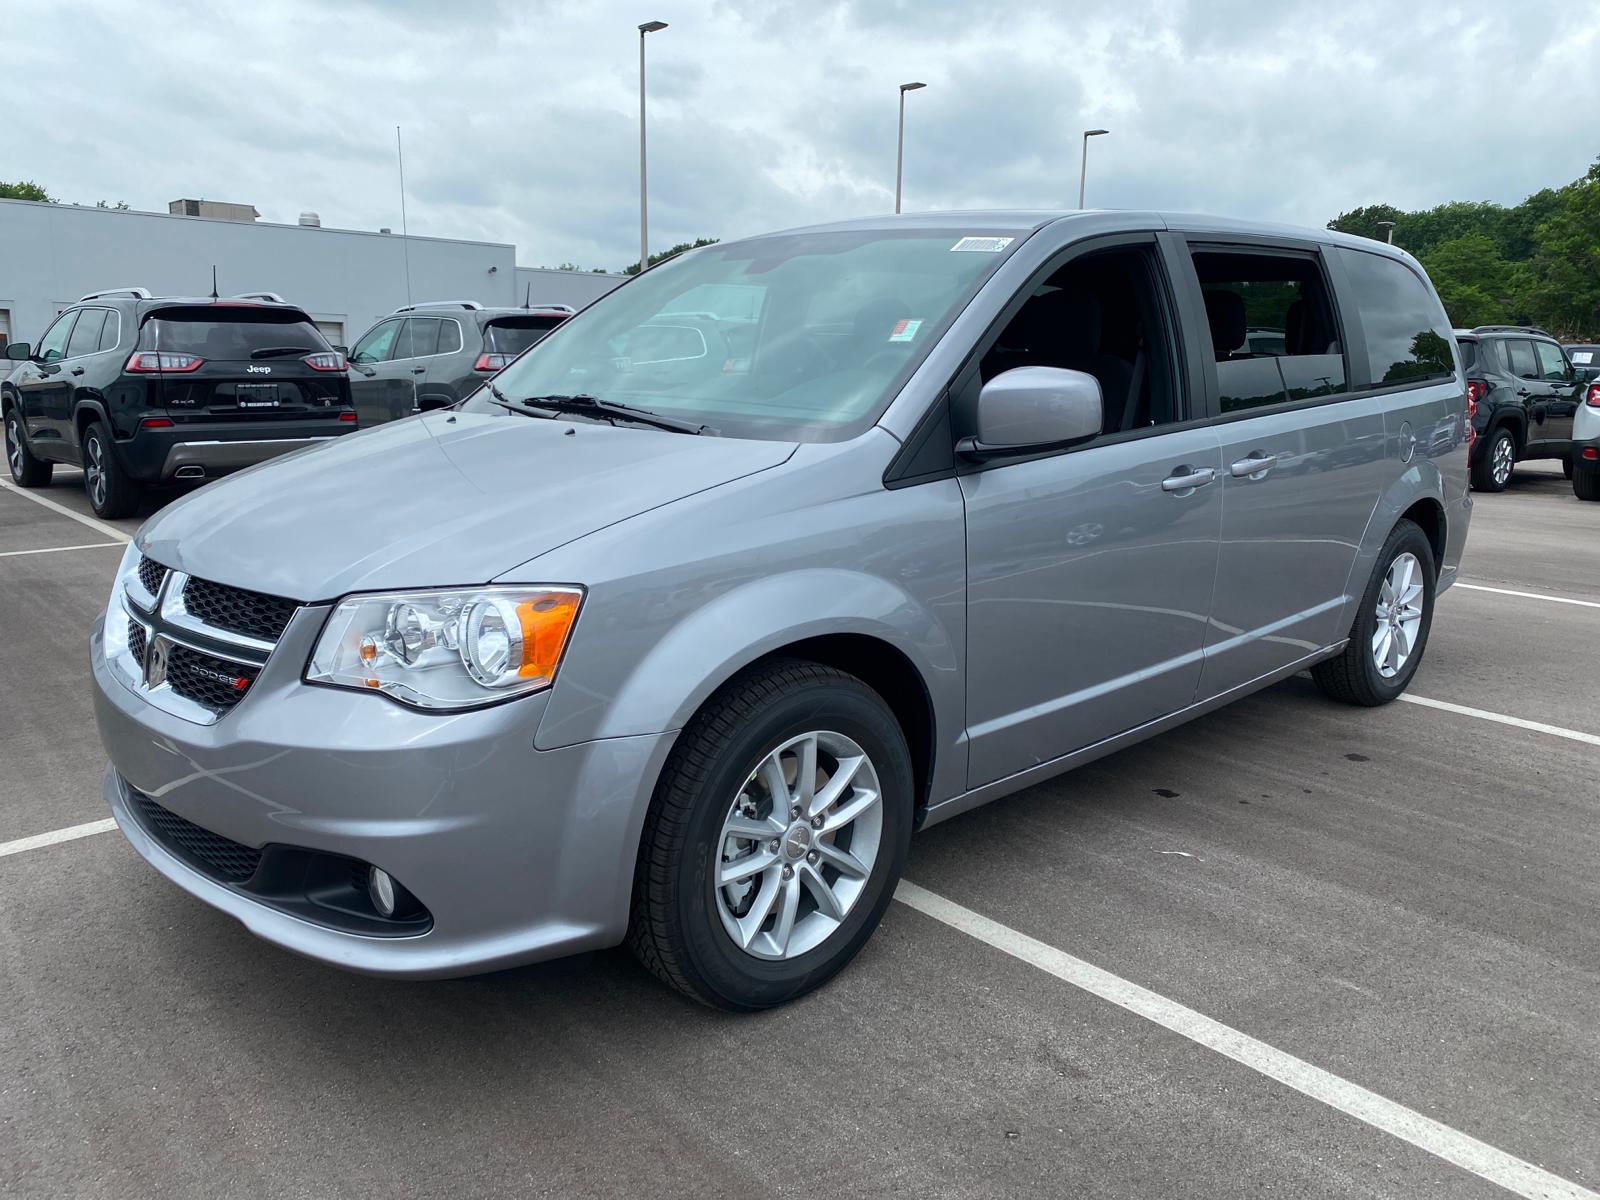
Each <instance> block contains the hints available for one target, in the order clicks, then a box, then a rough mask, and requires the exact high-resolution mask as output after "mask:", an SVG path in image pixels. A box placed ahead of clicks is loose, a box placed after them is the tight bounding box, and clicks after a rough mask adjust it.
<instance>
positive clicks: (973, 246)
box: [950, 237, 1013, 254]
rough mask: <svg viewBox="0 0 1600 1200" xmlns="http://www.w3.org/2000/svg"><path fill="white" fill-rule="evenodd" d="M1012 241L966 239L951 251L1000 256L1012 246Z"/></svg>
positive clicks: (1005, 239)
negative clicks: (971, 251) (970, 251)
mask: <svg viewBox="0 0 1600 1200" xmlns="http://www.w3.org/2000/svg"><path fill="white" fill-rule="evenodd" d="M1012 241H1013V239H1012V238H994V237H964V238H962V239H961V240H960V241H959V242H957V243H956V244H955V245H954V246H951V247H950V249H951V250H952V251H954V250H976V251H977V252H978V253H979V254H999V253H1000V251H1002V250H1004V249H1005V248H1006V247H1007V246H1009V245H1011V243H1012Z"/></svg>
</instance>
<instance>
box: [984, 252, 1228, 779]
mask: <svg viewBox="0 0 1600 1200" xmlns="http://www.w3.org/2000/svg"><path fill="white" fill-rule="evenodd" d="M1029 289H1031V291H1030V292H1029V295H1028V298H1027V299H1026V300H1025V302H1023V304H1022V305H1021V308H1020V309H1019V310H1018V311H1017V312H1016V315H1015V316H1014V317H1013V318H1012V319H1011V320H1009V321H1008V322H1007V324H1006V325H1005V327H1004V329H1003V330H1002V332H1001V333H1000V334H999V335H998V336H997V338H996V339H995V341H994V343H993V345H992V346H990V347H988V348H987V350H986V352H985V354H984V355H983V358H982V359H981V360H980V364H979V375H980V376H981V378H983V379H988V378H992V377H993V376H994V375H997V374H999V373H1001V372H1002V371H1004V370H1009V369H1011V368H1014V367H1021V366H1054V367H1064V368H1068V369H1073V370H1080V371H1085V372H1087V373H1089V374H1091V375H1093V376H1094V377H1095V378H1096V380H1097V381H1098V382H1099V383H1100V385H1101V394H1102V400H1103V404H1104V413H1105V416H1104V423H1103V426H1102V429H1103V432H1102V434H1101V436H1100V438H1098V439H1096V440H1095V441H1094V442H1091V443H1089V444H1087V445H1085V446H1082V447H1078V448H1075V449H1072V450H1068V451H1066V452H1064V453H1057V454H1052V455H1048V456H1045V457H1039V458H1035V459H1032V460H1031V461H1025V462H1012V463H1006V462H1004V461H1003V460H991V461H990V462H989V463H987V464H986V465H985V466H984V468H983V469H982V470H977V471H973V472H971V473H967V474H963V475H962V476H961V489H962V494H963V497H964V499H965V502H966V511H967V720H968V737H969V740H970V757H969V764H970V765H969V780H968V782H969V786H972V787H977V786H981V785H982V784H985V783H989V782H991V781H993V780H996V779H1000V778H1003V777H1005V776H1007V775H1012V774H1015V773H1017V772H1019V771H1023V770H1026V769H1027V768H1029V767H1032V766H1035V765H1037V764H1039V763H1043V762H1046V761H1049V760H1050V759H1054V758H1059V757H1061V756H1062V755H1065V754H1069V753H1071V752H1073V751H1075V750H1079V749H1081V748H1083V747H1086V746H1090V745H1093V744H1094V743H1096V742H1100V741H1103V740H1105V739H1106V738H1109V737H1112V736H1114V735H1116V734H1118V733H1122V732H1123V731H1125V730H1128V729H1132V728H1135V727H1137V726H1139V725H1143V724H1145V723H1147V722H1149V721H1151V720H1154V719H1156V718H1158V717H1161V716H1164V715H1166V714H1168V713H1171V712H1174V711H1176V710H1178V709H1181V708H1184V707H1185V706H1187V705H1188V704H1190V703H1191V702H1192V701H1193V700H1194V696H1195V689H1196V686H1197V684H1198V683H1199V679H1200V663H1201V656H1202V651H1203V648H1204V644H1205V626H1206V617H1207V614H1208V613H1209V611H1210V605H1211V591H1212V586H1213V584H1214V582H1215V579H1216V561H1217V538H1218V536H1219V533H1220V531H1221V524H1222V486H1221V481H1220V478H1219V473H1220V469H1221V465H1222V455H1221V451H1220V449H1219V446H1218V442H1217V436H1216V433H1215V431H1214V430H1212V429H1209V428H1205V427H1195V426H1192V425H1191V426H1189V427H1184V426H1183V422H1184V421H1185V420H1186V419H1187V418H1188V417H1189V416H1191V415H1192V414H1191V413H1190V411H1189V393H1190V389H1189V387H1188V386H1187V381H1186V376H1185V375H1184V373H1182V372H1180V371H1179V369H1178V363H1179V358H1178V354H1177V341H1178V338H1177V326H1176V322H1175V321H1174V320H1173V318H1172V315H1171V313H1170V310H1169V308H1168V306H1167V304H1166V302H1165V300H1164V297H1165V296H1166V295H1167V294H1168V290H1169V289H1168V288H1167V287H1166V286H1165V284H1164V275H1163V273H1162V268H1161V266H1160V263H1159V260H1158V259H1157V257H1156V254H1155V246H1154V239H1153V238H1151V239H1148V240H1147V241H1136V242H1135V243H1134V244H1132V245H1125V246H1113V247H1111V248H1109V249H1090V250H1089V251H1087V252H1086V253H1084V254H1081V255H1079V256H1076V257H1072V258H1069V259H1068V260H1067V261H1066V262H1065V263H1062V264H1058V265H1052V267H1050V268H1047V269H1046V272H1045V274H1044V275H1043V277H1042V278H1036V279H1035V280H1034V281H1033V282H1032V283H1030V284H1029ZM958 386H959V385H958Z"/></svg>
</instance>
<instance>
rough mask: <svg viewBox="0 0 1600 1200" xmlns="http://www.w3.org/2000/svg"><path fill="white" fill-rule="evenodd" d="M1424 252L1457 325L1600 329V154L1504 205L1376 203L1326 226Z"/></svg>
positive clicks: (1580, 336)
mask: <svg viewBox="0 0 1600 1200" xmlns="http://www.w3.org/2000/svg"><path fill="white" fill-rule="evenodd" d="M1388 221H1392V222H1394V244H1395V245H1397V246H1400V247H1402V248H1404V249H1406V250H1409V251H1410V252H1411V253H1412V254H1414V255H1416V257H1417V258H1418V259H1419V260H1420V261H1421V263H1422V265H1423V267H1424V268H1426V270H1427V272H1428V276H1429V278H1431V279H1432V280H1433V286H1434V287H1435V288H1437V289H1438V291H1439V298H1440V299H1441V300H1443V301H1444V307H1445V311H1446V312H1448V313H1449V314H1450V321H1451V323H1452V324H1454V325H1456V326H1465V327H1468V328H1470V327H1471V326H1474V325H1538V326H1541V327H1543V328H1544V329H1546V330H1548V331H1549V332H1551V333H1553V334H1554V335H1555V336H1556V337H1558V338H1562V339H1564V340H1567V341H1588V340H1594V339H1596V338H1600V162H1596V163H1595V165H1594V166H1592V167H1590V168H1589V170H1588V172H1587V173H1586V174H1585V175H1584V176H1583V177H1582V178H1580V179H1575V180H1573V181H1572V182H1571V183H1569V184H1566V185H1565V186H1564V187H1559V188H1544V189H1542V190H1540V191H1537V192H1535V193H1534V194H1533V195H1531V196H1529V197H1528V198H1527V199H1526V200H1524V201H1522V203H1520V204H1516V205H1512V206H1510V207H1507V206H1505V205H1503V204H1488V203H1480V202H1473V201H1464V200H1458V201H1455V202H1453V203H1450V204H1441V205H1439V206H1438V207H1436V208H1429V209H1424V210H1421V211H1418V212H1405V211H1403V210H1401V209H1398V208H1395V207H1394V206H1393V205H1390V204H1372V205H1368V206H1366V207H1364V208H1357V209H1352V210H1351V211H1350V212H1346V213H1340V214H1339V215H1338V216H1337V217H1335V218H1334V219H1333V220H1331V221H1329V222H1328V228H1329V229H1337V230H1341V231H1343V232H1344V233H1353V234H1357V235H1359V236H1361V237H1369V238H1375V239H1376V240H1378V241H1380V242H1381V241H1386V240H1387V239H1388V227H1387V226H1386V225H1384V224H1382V223H1383V222H1388Z"/></svg>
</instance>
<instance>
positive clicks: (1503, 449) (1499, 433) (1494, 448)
mask: <svg viewBox="0 0 1600 1200" xmlns="http://www.w3.org/2000/svg"><path fill="white" fill-rule="evenodd" d="M1516 466H1517V439H1516V438H1515V437H1514V436H1512V433H1511V431H1510V430H1509V429H1506V428H1505V427H1503V426H1502V427H1501V428H1499V429H1496V430H1495V431H1494V432H1493V433H1491V434H1490V435H1489V441H1488V444H1487V445H1485V446H1484V448H1483V453H1482V454H1480V455H1479V456H1478V461H1477V462H1475V463H1473V464H1472V486H1473V487H1474V488H1476V489H1477V490H1478V491H1480V492H1503V491H1505V490H1506V484H1508V483H1510V482H1511V473H1512V472H1513V471H1514V470H1516Z"/></svg>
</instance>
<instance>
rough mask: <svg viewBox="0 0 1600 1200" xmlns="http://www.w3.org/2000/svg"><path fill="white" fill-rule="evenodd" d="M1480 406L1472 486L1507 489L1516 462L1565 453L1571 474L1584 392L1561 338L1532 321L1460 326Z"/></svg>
mask: <svg viewBox="0 0 1600 1200" xmlns="http://www.w3.org/2000/svg"><path fill="white" fill-rule="evenodd" d="M1455 337H1456V344H1457V345H1458V346H1460V348H1461V363H1462V369H1463V370H1464V371H1465V372H1466V377H1467V390H1468V394H1469V396H1470V398H1471V401H1472V404H1473V406H1474V412H1473V428H1474V429H1476V430H1477V435H1478V436H1477V441H1476V444H1475V445H1474V446H1473V447H1472V486H1473V487H1474V488H1476V489H1477V490H1479V491H1481V492H1500V491H1504V490H1505V487H1506V484H1508V483H1510V482H1511V474H1512V472H1513V471H1514V470H1516V465H1517V463H1519V462H1521V461H1523V460H1524V459H1532V458H1545V459H1550V458H1553V459H1559V460H1560V461H1561V463H1562V466H1563V468H1564V470H1565V471H1566V473H1567V475H1568V477H1569V478H1570V476H1571V474H1572V421H1573V415H1574V414H1575V413H1576V412H1577V409H1578V404H1579V400H1580V393H1581V391H1582V384H1581V383H1580V382H1579V376H1578V374H1577V372H1576V371H1575V370H1574V369H1573V366H1572V364H1571V363H1570V362H1569V361H1568V360H1567V356H1566V352H1565V351H1564V350H1563V349H1562V348H1561V343H1559V342H1558V341H1556V340H1555V338H1553V337H1551V336H1550V335H1549V334H1548V333H1546V332H1545V331H1544V330H1542V329H1535V328H1533V327H1532V326H1526V325H1480V326H1478V327H1477V328H1476V329H1458V330H1456V331H1455Z"/></svg>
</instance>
